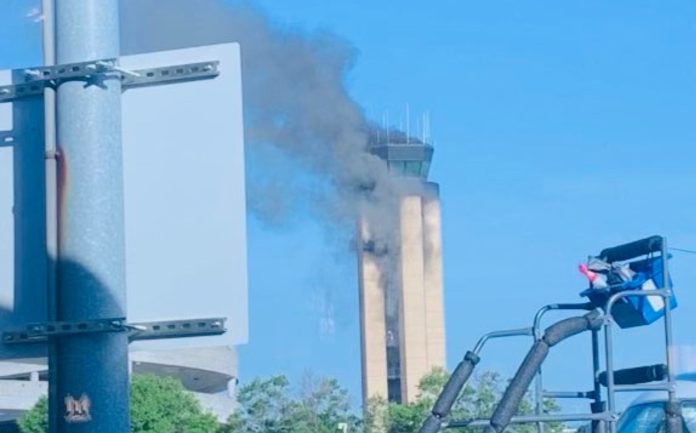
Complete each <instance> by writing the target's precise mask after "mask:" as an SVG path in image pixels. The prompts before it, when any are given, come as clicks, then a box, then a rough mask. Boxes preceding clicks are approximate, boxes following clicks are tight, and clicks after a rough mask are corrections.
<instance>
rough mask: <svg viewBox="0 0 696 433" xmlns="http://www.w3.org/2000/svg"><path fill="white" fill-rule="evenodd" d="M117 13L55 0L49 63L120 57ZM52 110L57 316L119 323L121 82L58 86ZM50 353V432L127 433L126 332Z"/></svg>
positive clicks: (113, 1)
mask: <svg viewBox="0 0 696 433" xmlns="http://www.w3.org/2000/svg"><path fill="white" fill-rule="evenodd" d="M118 11H119V6H118V0H56V3H55V26H56V29H55V30H56V40H55V46H56V63H57V64H67V63H77V62H84V61H89V60H95V59H104V58H117V57H118V56H119V54H120V53H119V51H120V49H119V12H118ZM56 106H57V116H56V119H57V153H58V237H59V241H58V259H57V271H58V279H57V297H56V301H57V305H56V307H57V319H58V320H59V321H65V322H77V321H82V320H95V319H105V318H112V317H122V318H125V317H126V311H125V309H126V296H125V295H126V272H125V241H124V205H123V203H124V198H123V166H122V148H121V79H120V77H119V75H118V74H98V75H94V76H93V77H90V78H88V79H87V80H82V79H78V80H68V81H65V82H63V83H61V84H60V86H58V89H57V97H56ZM55 353H56V360H55V361H56V363H55V365H56V367H57V371H56V373H57V377H56V391H57V392H56V395H55V397H57V399H58V401H59V402H64V403H65V404H64V406H65V407H64V409H65V410H64V413H63V414H62V416H60V415H61V414H59V416H58V429H57V432H58V433H74V432H101V433H123V432H126V431H128V430H129V428H130V425H129V424H130V423H129V410H128V409H129V405H128V335H127V334H126V333H125V332H103V333H86V334H75V335H66V336H64V337H60V338H59V339H58V340H57V344H56V352H55ZM85 402H89V404H83V403H85ZM56 403H57V402H52V404H54V405H55V404H56ZM77 406H79V410H75V408H76V407H77Z"/></svg>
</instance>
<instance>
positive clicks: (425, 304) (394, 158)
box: [357, 140, 445, 403]
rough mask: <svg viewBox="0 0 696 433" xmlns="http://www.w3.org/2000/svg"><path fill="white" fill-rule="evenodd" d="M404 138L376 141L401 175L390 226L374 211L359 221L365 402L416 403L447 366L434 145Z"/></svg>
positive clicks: (375, 148) (394, 171) (377, 150)
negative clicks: (430, 378)
mask: <svg viewBox="0 0 696 433" xmlns="http://www.w3.org/2000/svg"><path fill="white" fill-rule="evenodd" d="M403 141H404V142H397V143H392V142H386V143H375V144H373V145H372V148H371V151H372V153H373V154H375V155H377V156H379V157H380V158H382V159H383V160H385V162H386V163H387V164H388V167H389V171H390V175H391V176H393V177H395V178H396V181H397V182H398V194H397V195H398V198H397V199H396V200H394V202H393V203H390V205H389V207H390V208H389V209H388V210H387V215H388V218H389V222H388V223H389V227H390V228H389V229H387V228H385V224H384V221H378V220H375V218H370V217H363V218H361V220H360V221H359V224H358V236H357V239H358V271H359V285H360V322H361V342H362V373H363V377H362V378H363V381H362V382H363V398H364V401H368V400H369V399H371V398H383V399H386V400H389V401H393V402H400V403H410V402H413V401H414V400H415V399H416V397H417V394H418V384H419V382H420V380H421V379H422V378H423V376H425V375H426V374H428V373H429V372H430V371H432V369H433V368H436V367H443V368H444V367H445V326H444V312H443V288H442V242H441V228H440V220H441V216H440V200H439V189H438V185H437V184H435V183H432V182H428V181H427V177H428V172H429V168H430V161H431V159H432V154H433V149H432V147H431V146H430V145H428V144H425V143H421V142H419V141H417V140H414V141H413V142H412V141H411V140H403ZM385 232H388V233H385Z"/></svg>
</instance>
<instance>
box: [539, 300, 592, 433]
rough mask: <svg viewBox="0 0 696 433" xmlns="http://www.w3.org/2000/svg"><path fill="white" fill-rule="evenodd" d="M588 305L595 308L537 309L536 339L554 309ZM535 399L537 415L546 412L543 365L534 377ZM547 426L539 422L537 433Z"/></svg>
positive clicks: (545, 307) (548, 307) (550, 306)
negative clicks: (542, 323) (543, 322)
mask: <svg viewBox="0 0 696 433" xmlns="http://www.w3.org/2000/svg"><path fill="white" fill-rule="evenodd" d="M588 305H589V306H590V309H592V308H594V307H592V306H591V304H588V303H582V304H549V305H544V306H543V307H541V308H540V309H539V310H537V312H536V314H535V315H534V324H533V326H532V329H533V334H534V339H535V340H539V339H541V337H542V335H541V319H542V318H543V317H544V316H545V315H546V313H548V312H549V311H552V310H587V309H588ZM534 401H535V413H536V414H537V415H542V414H543V413H544V379H543V376H542V372H541V367H539V371H537V374H536V377H535V379H534ZM544 430H545V426H544V423H542V422H539V423H537V433H544Z"/></svg>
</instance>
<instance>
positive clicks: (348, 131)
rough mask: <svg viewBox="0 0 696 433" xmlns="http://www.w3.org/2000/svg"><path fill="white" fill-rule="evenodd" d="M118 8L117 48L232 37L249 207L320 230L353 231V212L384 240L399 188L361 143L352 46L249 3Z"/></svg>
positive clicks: (363, 127) (143, 3)
mask: <svg viewBox="0 0 696 433" xmlns="http://www.w3.org/2000/svg"><path fill="white" fill-rule="evenodd" d="M121 5H122V6H121V8H122V10H121V16H122V42H121V44H122V51H123V52H124V54H133V53H141V52H147V51H158V50H167V49H177V48H184V47H191V46H199V45H206V44H214V43H223V42H239V43H240V45H241V47H242V68H243V76H244V92H245V93H244V101H245V107H244V110H245V129H246V131H245V132H246V144H247V150H248V153H249V156H248V158H249V159H248V169H249V173H248V179H247V184H248V200H249V201H248V205H249V209H250V211H251V212H253V213H254V214H255V215H256V216H257V217H259V218H260V219H261V220H263V221H266V222H268V223H273V224H279V223H283V222H286V221H288V220H291V219H292V216H293V215H294V214H296V213H297V212H296V211H297V210H298V209H299V208H301V207H306V209H307V210H309V211H311V212H312V213H313V214H314V215H315V216H316V217H317V220H318V221H320V222H322V223H323V224H326V225H329V226H330V227H329V228H330V229H331V230H327V233H333V230H334V229H336V228H337V226H340V227H342V228H343V229H344V230H343V232H348V231H346V230H345V229H346V228H348V229H349V231H350V232H352V229H353V228H354V227H355V221H356V218H357V217H358V215H359V214H360V215H363V216H364V217H365V218H367V219H368V220H369V221H370V222H371V226H372V227H373V233H375V234H382V236H383V237H384V239H382V241H383V242H384V243H391V242H390V241H389V239H391V238H392V233H393V232H392V231H391V230H392V229H389V227H388V226H389V224H388V223H387V222H388V221H389V215H388V212H389V209H390V208H392V207H393V205H394V203H395V200H396V199H397V197H398V196H399V195H400V188H401V186H400V185H399V183H398V181H396V180H395V179H394V178H393V177H392V176H390V175H389V173H388V170H387V167H386V164H385V163H384V162H383V161H382V160H380V159H379V158H377V157H376V156H373V155H372V154H370V153H369V152H368V150H367V147H368V143H369V140H370V137H369V132H368V131H369V130H370V129H371V126H370V124H369V122H368V121H367V120H366V119H365V117H364V114H363V112H362V111H361V109H360V107H359V106H358V105H357V104H356V103H355V102H354V101H353V100H352V99H351V98H350V96H349V95H348V93H347V91H346V88H345V79H346V74H347V73H348V72H349V71H350V69H351V67H352V65H353V61H354V58H355V50H354V49H353V48H352V47H351V46H350V45H348V44H347V43H346V42H345V41H343V40H341V39H339V38H337V37H336V36H334V35H331V34H329V33H326V32H314V33H307V32H302V31H298V30H293V29H287V28H280V27H278V26H274V25H273V24H272V23H271V21H270V20H269V18H268V17H266V16H265V15H264V14H263V13H261V12H260V11H258V10H256V9H254V8H253V7H250V6H248V5H240V4H237V3H233V4H232V3H226V2H223V1H222V0H122V1H121ZM298 199H299V200H298ZM379 226H383V227H381V228H380V227H379Z"/></svg>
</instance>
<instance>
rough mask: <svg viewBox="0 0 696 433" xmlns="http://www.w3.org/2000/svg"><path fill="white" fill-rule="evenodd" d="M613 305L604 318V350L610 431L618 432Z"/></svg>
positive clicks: (611, 432)
mask: <svg viewBox="0 0 696 433" xmlns="http://www.w3.org/2000/svg"><path fill="white" fill-rule="evenodd" d="M612 305H613V304H612V303H611V302H610V303H609V308H607V312H606V313H605V314H606V316H605V319H604V320H605V322H604V350H605V352H606V362H605V364H606V367H607V411H608V412H609V414H610V415H611V416H612V420H611V421H609V423H608V425H609V428H608V433H616V421H615V420H614V419H613V417H614V416H615V415H616V404H615V395H614V343H613V340H612V329H611V328H612V323H613V320H614V319H613V318H612V316H611V306H612Z"/></svg>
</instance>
